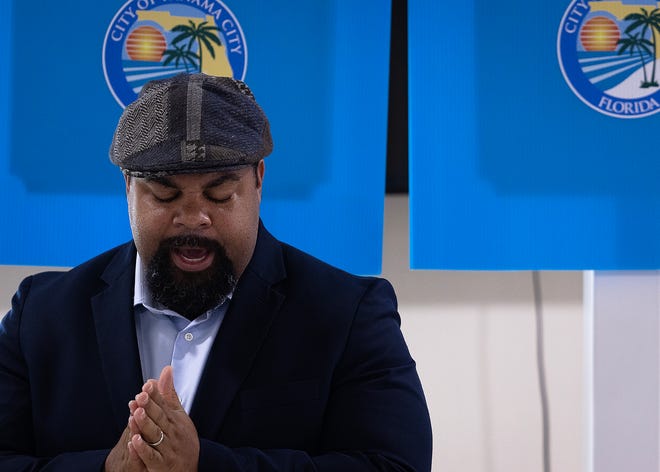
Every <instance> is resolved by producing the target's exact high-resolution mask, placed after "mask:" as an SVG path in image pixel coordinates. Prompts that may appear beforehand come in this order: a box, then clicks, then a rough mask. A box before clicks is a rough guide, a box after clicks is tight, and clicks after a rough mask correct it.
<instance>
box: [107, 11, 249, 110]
mask: <svg viewBox="0 0 660 472" xmlns="http://www.w3.org/2000/svg"><path fill="white" fill-rule="evenodd" d="M246 70H247V44H246V43H245V37H244V35H243V30H242V29H241V25H240V24H239V23H238V21H237V20H236V17H235V16H234V14H233V13H232V12H231V10H229V8H227V6H225V5H224V4H223V3H222V2H220V1H219V0H130V1H128V2H126V3H125V4H124V6H123V7H121V8H120V9H119V11H118V12H117V14H116V15H115V17H114V18H113V19H112V21H111V22H110V25H109V26H108V30H107V31H106V33H105V40H104V42H103V72H104V74H105V79H106V82H107V83H108V87H109V88H110V91H111V92H112V94H113V95H114V97H115V99H116V100H117V102H118V103H119V104H120V105H121V106H122V107H126V106H127V105H128V104H129V103H131V102H132V101H133V100H135V99H136V98H137V96H138V93H140V90H142V86H143V85H144V84H145V83H146V82H148V81H150V80H153V79H163V78H167V77H171V76H174V75H176V74H179V73H182V72H203V73H205V74H209V75H216V76H224V77H234V78H236V79H240V80H244V78H245V72H246Z"/></svg>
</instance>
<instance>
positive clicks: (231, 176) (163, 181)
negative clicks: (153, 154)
mask: <svg viewBox="0 0 660 472" xmlns="http://www.w3.org/2000/svg"><path fill="white" fill-rule="evenodd" d="M145 180H146V181H147V182H155V183H157V184H160V185H162V186H164V187H168V188H173V189H178V188H179V187H178V186H177V185H175V184H174V182H172V180H171V179H169V178H168V177H163V176H156V175H150V176H148V177H145ZM240 180H241V176H240V175H239V174H238V173H237V172H227V173H226V174H222V175H220V176H219V177H216V178H215V179H213V180H211V181H210V182H207V183H206V184H205V185H204V190H206V189H209V188H213V187H217V186H219V185H222V184H224V183H225V182H229V181H231V182H238V181H240Z"/></svg>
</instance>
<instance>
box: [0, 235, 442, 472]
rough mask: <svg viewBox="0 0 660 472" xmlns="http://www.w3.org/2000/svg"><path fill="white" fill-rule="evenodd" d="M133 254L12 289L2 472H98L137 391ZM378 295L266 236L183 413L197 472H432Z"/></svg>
mask: <svg viewBox="0 0 660 472" xmlns="http://www.w3.org/2000/svg"><path fill="white" fill-rule="evenodd" d="M135 254H136V252H135V246H134V245H133V243H132V242H131V243H128V244H125V245H123V246H120V247H118V248H115V249H113V250H110V251H108V252H106V253H104V254H102V255H100V256H98V257H96V258H94V259H92V260H90V261H88V262H86V263H84V264H82V265H80V266H78V267H76V268H74V269H72V270H70V271H68V272H48V273H42V274H38V275H35V276H33V277H29V278H27V279H26V280H24V281H23V282H22V283H21V285H20V287H19V289H18V291H17V292H16V295H15V296H14V298H13V299H12V308H11V311H10V312H9V313H8V314H7V315H6V316H5V317H4V318H3V320H2V323H1V325H0V471H21V470H49V471H51V470H52V471H67V472H70V471H77V470H86V471H87V470H102V469H103V463H104V461H105V458H106V456H107V455H108V453H109V451H110V449H111V448H112V447H113V446H114V445H115V444H116V442H117V441H118V439H119V437H120V435H121V433H122V431H123V429H124V428H125V427H126V424H127V421H128V416H129V411H128V406H127V404H128V401H129V400H130V399H132V398H133V397H134V396H135V394H136V393H138V392H139V391H140V389H141V387H142V384H143V379H142V373H141V369H140V360H139V352H138V347H137V340H136V334H135V323H134V320H133V308H132V302H133V286H134V272H135V271H134V266H135ZM399 323H400V320H399V316H398V314H397V307H396V299H395V295H394V292H393V290H392V287H391V286H390V284H389V283H388V282H386V281H385V280H382V279H378V278H370V277H356V276H353V275H349V274H347V273H345V272H343V271H340V270H338V269H336V268H333V267H331V266H329V265H327V264H325V263H323V262H321V261H319V260H317V259H314V258H313V257H311V256H309V255H307V254H304V253H303V252H301V251H298V250H296V249H294V248H292V247H291V246H288V245H286V244H283V243H281V242H279V241H277V240H276V239H274V238H273V237H272V236H271V235H270V234H269V233H268V232H267V231H266V230H265V229H264V228H263V226H262V227H261V228H260V230H259V237H258V240H257V246H256V249H255V253H254V255H253V258H252V260H251V262H250V264H249V265H248V267H247V269H246V270H245V272H244V274H243V275H242V277H241V279H240V281H239V283H238V285H237V287H236V290H235V293H234V297H233V299H232V302H231V305H230V307H229V310H228V312H227V315H226V317H225V320H224V322H223V324H222V327H221V328H220V331H219V332H218V335H217V338H216V340H215V343H214V345H213V347H212V349H211V352H210V354H209V358H208V360H207V363H206V366H205V368H204V371H203V373H202V377H201V380H200V384H199V388H198V391H197V395H196V397H195V400H194V402H193V405H192V408H191V411H190V416H191V418H192V420H193V421H194V423H195V425H196V427H197V431H198V433H199V437H200V442H201V451H200V460H199V470H200V471H206V470H208V471H211V470H213V471H223V472H232V471H293V470H295V471H307V470H309V471H341V472H348V471H375V470H378V471H384V470H397V471H404V470H405V471H413V470H414V471H428V470H430V468H431V428H430V421H429V414H428V410H427V407H426V403H425V400H424V394H423V392H422V387H421V385H420V381H419V378H418V376H417V373H416V370H415V363H414V361H413V360H412V358H411V357H410V354H409V352H408V349H407V347H406V344H405V342H404V339H403V337H402V335H401V331H400V329H399Z"/></svg>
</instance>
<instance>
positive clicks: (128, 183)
mask: <svg viewBox="0 0 660 472" xmlns="http://www.w3.org/2000/svg"><path fill="white" fill-rule="evenodd" d="M124 182H125V183H126V195H127V196H128V192H129V191H130V190H131V176H130V175H128V174H124Z"/></svg>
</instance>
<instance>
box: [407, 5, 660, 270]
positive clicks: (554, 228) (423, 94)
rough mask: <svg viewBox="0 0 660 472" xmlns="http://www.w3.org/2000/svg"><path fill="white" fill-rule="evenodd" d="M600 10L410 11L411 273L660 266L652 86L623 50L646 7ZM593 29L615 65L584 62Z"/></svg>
mask: <svg viewBox="0 0 660 472" xmlns="http://www.w3.org/2000/svg"><path fill="white" fill-rule="evenodd" d="M599 3H600V2H585V1H573V2H570V1H567V0H562V1H559V2H529V1H523V0H513V1H511V2H508V3H507V4H506V6H503V5H501V4H498V3H494V2H490V1H487V0H469V1H466V2H461V3H457V4H454V5H453V7H452V10H451V12H450V11H448V7H447V4H446V3H443V2H436V1H433V0H409V1H408V5H409V32H410V37H409V71H410V76H409V86H410V96H409V103H410V143H411V144H410V165H411V168H410V169H411V170H410V205H411V264H412V266H413V268H416V269H656V268H658V267H660V158H658V153H657V152H656V151H655V147H656V145H655V138H654V136H655V135H656V134H657V130H658V129H660V114H654V113H655V112H656V111H657V110H658V108H657V107H655V105H653V103H652V100H655V101H656V102H660V100H659V99H658V95H656V94H657V93H658V92H657V90H658V87H657V86H651V87H648V88H647V89H644V90H641V91H640V82H641V81H642V78H641V73H642V69H641V67H640V63H637V62H636V61H637V60H638V59H637V53H636V54H635V56H633V57H631V55H630V54H629V51H624V52H622V54H618V50H619V49H620V48H621V47H622V44H621V43H617V40H618V39H622V40H623V39H627V38H628V37H627V36H626V32H625V29H626V22H625V21H623V18H622V17H625V15H627V12H629V11H631V10H629V9H635V10H634V11H639V12H640V13H641V11H642V10H641V8H644V7H645V3H647V2H645V1H644V0H642V1H634V0H627V1H623V2H621V5H620V8H619V6H617V8H615V9H614V14H613V13H612V12H603V11H597V10H598V9H599V8H600V9H601V10H602V8H603V5H605V3H606V2H603V3H602V4H600V5H599ZM607 3H608V4H609V5H611V4H612V2H607ZM609 5H606V6H607V8H610V9H612V8H613V7H610V6H609ZM646 9H647V11H648V12H650V11H651V10H652V7H646ZM621 12H623V13H621ZM616 15H619V16H618V17H617V16H616ZM593 17H600V18H599V19H598V20H595V21H594V22H591V23H588V21H589V20H591V19H592V18H593ZM608 19H611V22H610V23H607V21H608ZM599 21H600V22H605V23H607V25H606V26H607V28H609V27H610V26H611V24H615V25H616V27H614V28H611V29H610V30H605V29H603V30H602V31H600V33H602V32H603V31H605V32H607V31H610V32H611V31H614V33H611V36H612V37H610V38H609V39H608V40H609V41H610V44H609V45H605V46H606V47H605V49H606V48H609V52H602V51H600V52H598V51H592V50H589V51H587V50H584V49H585V48H584V47H583V44H586V42H587V40H588V39H589V38H588V34H586V33H584V34H583V30H584V31H587V30H588V29H589V28H591V29H594V28H597V27H600V26H598V25H599V24H600V23H598V22H599ZM629 23H630V22H628V24H629ZM587 25H589V27H587ZM574 26H575V27H574ZM560 28H564V29H563V30H560ZM560 31H564V33H565V34H564V36H563V37H562V36H560V35H559V34H558V33H559V32H560ZM567 31H570V32H571V33H570V34H569V33H567ZM597 33H598V31H597ZM578 34H582V36H581V37H580V38H578V36H577V35H578ZM608 34H610V33H608ZM633 34H637V33H633ZM560 37H561V38H562V39H561V41H560V40H559V38H560ZM638 37H639V38H641V36H639V34H638ZM647 37H649V38H651V36H650V30H649V32H647ZM571 40H572V41H573V42H572V43H571ZM562 41H563V43H562ZM558 46H559V48H558ZM562 47H563V48H564V51H563V54H564V56H565V57H564V58H563V60H564V63H563V66H564V68H565V69H566V71H565V74H566V77H567V78H566V79H565V76H564V74H563V73H562V67H561V66H560V63H561V62H560V57H562V55H561V54H562V53H559V54H558V49H560V50H561V48H562ZM571 48H572V49H573V50H572V56H573V57H569V52H571V51H570V50H571ZM593 49H596V48H593ZM612 49H614V50H613V51H612ZM649 49H651V48H650V47H649ZM659 51H660V48H659ZM650 56H651V55H650V54H646V53H645V54H644V60H645V63H646V71H647V73H648V75H649V77H648V78H649V79H650V75H651V64H652V62H653V61H651V60H650ZM570 60H573V61H574V63H571V62H570ZM626 61H627V62H626ZM626 71H627V72H626ZM658 71H659V74H660V68H659V69H658ZM633 73H635V74H637V75H634V74H633ZM589 74H591V76H589V77H588V79H584V77H582V76H588V75H589ZM571 79H572V80H574V81H577V80H578V79H580V80H582V79H584V80H583V83H578V82H575V83H572V82H570V80H571ZM626 79H629V82H628V83H627V84H628V85H630V84H631V83H632V85H630V87H629V90H628V92H625V93H629V95H630V96H634V95H635V94H637V96H639V95H640V94H647V97H646V99H645V103H646V105H647V106H646V108H644V104H642V105H640V104H639V103H641V101H642V100H641V99H639V100H637V105H634V103H635V101H634V100H633V99H632V98H631V99H630V100H628V99H627V98H626V99H624V98H621V97H623V96H624V95H625V93H624V92H622V91H621V89H616V88H615V86H617V84H620V83H623V82H624V81H625V80H626ZM630 81H632V82H630ZM569 83H570V85H569ZM599 93H600V96H601V98H599V99H598V100H597V101H596V105H590V104H589V103H588V99H589V98H590V97H592V96H598V94H599ZM581 94H582V95H584V96H582V95H581ZM602 97H604V98H602ZM617 97H618V98H617ZM626 100H628V102H629V103H633V105H630V107H628V116H621V115H617V111H621V110H623V111H624V113H622V114H625V110H626V106H625V103H628V102H626ZM649 104H650V105H649ZM599 106H600V109H599ZM635 107H637V108H635ZM649 107H651V108H654V107H655V108H656V109H655V110H651V111H652V112H653V113H647V114H646V116H644V117H633V116H631V114H634V113H635V110H637V112H642V111H645V110H646V111H648V108H649Z"/></svg>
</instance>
